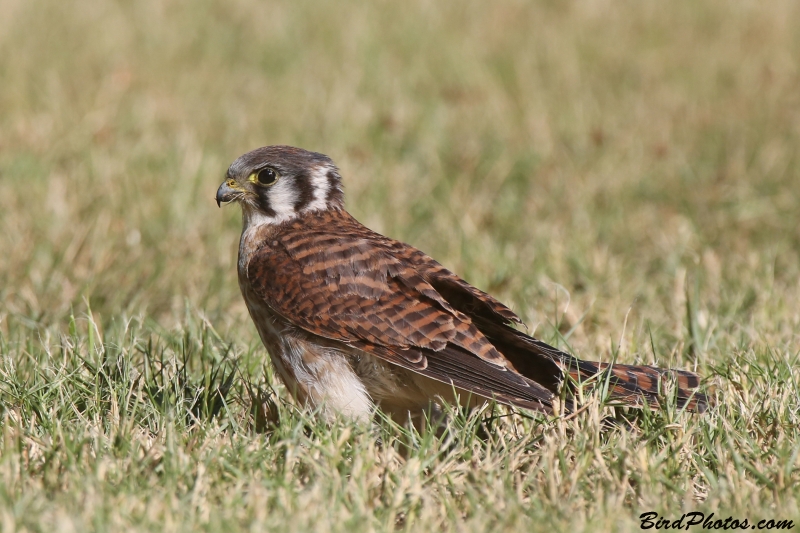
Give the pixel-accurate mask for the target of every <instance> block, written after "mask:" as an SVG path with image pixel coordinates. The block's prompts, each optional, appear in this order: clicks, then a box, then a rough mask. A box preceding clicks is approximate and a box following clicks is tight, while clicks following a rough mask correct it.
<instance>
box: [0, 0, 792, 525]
mask: <svg viewBox="0 0 800 533" xmlns="http://www.w3.org/2000/svg"><path fill="white" fill-rule="evenodd" d="M0 13H2V14H3V15H2V17H0V53H1V54H2V57H3V60H2V61H0V87H1V88H0V249H2V250H3V254H2V255H0V280H2V284H0V301H2V304H0V356H1V357H2V359H1V360H0V408H1V410H2V422H1V424H2V444H0V529H2V531H7V532H11V531H86V530H98V531H122V530H124V531H195V530H207V531H221V530H225V531H245V530H249V531H258V530H263V529H270V530H275V531H282V530H286V531H297V530H317V531H347V532H353V531H371V530H391V529H399V530H409V531H427V530H438V531H486V530H500V529H502V530H510V531H535V530H553V529H556V530H569V531H578V530H592V531H593V530H599V529H610V528H614V529H619V530H638V528H639V522H638V520H637V517H638V516H639V514H641V513H643V512H646V511H651V510H652V511H658V512H659V513H661V514H664V515H667V516H669V517H673V518H678V517H679V516H680V515H681V514H682V513H684V512H689V511H693V510H701V511H704V512H714V513H716V515H717V516H728V515H731V514H732V515H734V516H737V517H740V518H745V517H747V518H749V519H750V520H751V522H753V521H757V520H760V519H762V518H776V519H794V520H795V522H798V520H800V510H798V506H797V498H798V496H800V488H798V487H800V464H799V463H798V454H799V452H800V444H799V443H800V429H798V426H799V425H800V399H799V397H800V387H799V382H800V379H799V378H800V371H799V370H798V354H799V351H800V348H798V347H799V346H800V342H798V339H799V336H798V331H800V303H799V302H800V281H798V280H800V215H798V213H800V179H798V178H800V172H799V171H800V161H798V157H797V147H798V146H800V91H798V89H797V88H798V87H800V70H799V69H798V66H797V58H798V57H800V33H798V32H797V29H796V23H795V21H797V20H798V18H799V17H800V12H798V8H797V4H796V3H793V2H789V1H776V2H770V3H769V4H763V3H758V2H738V3H735V4H731V3H725V2H706V3H697V2H669V3H663V2H660V3H657V2H635V3H634V2H630V3H626V4H625V5H620V4H614V3H609V2H604V1H597V0H595V1H591V2H582V3H577V2H566V3H564V2H536V3H533V2H522V1H516V0H500V1H498V2H478V1H472V0H468V1H466V2H422V1H419V2H411V3H408V2H404V3H390V2H376V3H372V4H367V3H363V4H362V3H358V2H337V3H329V4H324V3H322V2H311V1H306V0H302V1H300V2H275V3H270V4H266V3H259V2H254V1H252V0H234V1H232V2H220V1H212V0H201V1H199V2H188V1H185V0H177V1H173V2H162V1H158V0H145V1H142V2H135V3H133V2H120V3H115V2H102V1H101V2H97V1H95V2H90V1H87V0H77V1H75V2H69V3H64V2H54V1H51V0H31V1H24V0H0ZM273 143H286V144H294V145H299V146H303V147H306V148H309V149H314V150H318V151H322V152H325V153H327V154H329V155H330V156H332V157H333V158H334V160H336V161H337V162H338V163H339V165H340V167H341V168H342V171H343V175H344V176H345V184H346V187H347V195H348V203H349V206H350V209H351V211H352V212H353V213H354V214H355V215H356V216H357V217H359V218H360V219H361V220H362V221H363V222H365V223H367V224H368V225H370V226H371V227H373V228H375V229H377V230H380V231H383V232H386V233H388V234H390V235H392V236H394V237H398V238H401V239H403V240H406V241H408V242H411V243H412V244H414V245H416V246H418V247H420V248H422V249H424V250H425V251H427V252H429V253H430V254H432V255H433V256H435V257H436V258H437V259H439V260H440V261H441V262H442V263H444V264H445V265H447V266H449V267H451V268H452V269H454V270H455V271H457V272H459V273H460V274H461V275H463V276H464V277H466V278H467V279H468V280H470V281H471V282H473V283H475V284H476V285H478V286H479V287H481V288H484V289H486V290H489V291H490V292H492V293H494V294H496V295H497V296H498V297H500V298H501V299H502V300H504V301H506V302H508V303H510V304H512V306H513V307H514V308H515V309H517V310H518V311H519V312H520V313H521V314H522V315H523V316H524V317H525V318H526V320H527V321H528V323H529V325H530V326H531V328H532V329H533V328H535V331H536V333H537V334H538V335H539V336H541V337H543V338H544V339H545V340H548V341H551V342H554V343H559V344H560V345H562V346H568V347H570V348H571V349H572V350H574V351H575V352H576V353H577V354H578V355H581V356H583V357H585V358H593V359H604V360H610V359H611V358H612V357H617V358H618V360H620V361H622V362H645V363H651V362H657V363H659V364H662V365H673V366H678V367H682V368H694V367H697V368H698V369H699V371H701V372H702V373H704V374H705V375H708V376H715V377H714V379H713V381H714V382H715V383H716V385H717V390H718V393H719V397H720V399H721V402H720V406H719V408H718V409H716V410H715V411H713V412H710V413H708V414H706V415H704V416H692V415H688V414H685V413H679V412H676V411H675V410H674V409H667V411H665V412H663V413H654V414H647V413H639V414H636V413H628V414H627V416H628V417H629V418H630V420H631V421H632V424H633V426H634V427H633V430H632V431H624V430H611V431H605V432H604V431H601V423H600V419H601V417H602V416H603V415H604V414H606V413H607V411H608V410H609V408H607V407H602V406H596V407H593V408H591V409H588V410H587V411H585V412H583V413H582V414H581V415H580V416H578V417H575V418H573V419H570V420H564V419H559V418H555V419H543V418H536V419H529V418H526V417H524V416H523V417H520V416H515V417H503V418H496V417H495V418H493V417H492V416H491V415H492V412H493V411H491V410H488V411H486V412H484V413H477V414H475V415H473V416H471V417H467V418H463V417H462V416H460V415H459V414H457V413H454V421H453V424H452V427H451V430H450V433H448V434H447V435H445V436H444V437H443V440H437V439H434V438H433V437H431V436H429V435H428V436H422V437H420V436H419V435H416V434H409V433H408V432H405V431H404V430H402V429H401V428H396V427H392V426H391V424H389V423H388V422H383V423H380V424H378V426H377V429H369V428H359V427H355V426H352V425H349V424H347V423H342V424H340V425H337V426H335V427H332V428H326V427H322V426H320V425H318V424H316V423H315V422H314V418H313V416H312V415H310V414H308V413H303V412H300V411H298V410H297V409H296V408H294V407H292V406H291V405H289V404H287V403H285V402H283V401H281V399H283V398H285V393H284V391H283V390H282V388H281V387H280V385H279V384H277V382H276V381H275V380H274V379H273V376H272V375H271V371H270V369H269V367H268V365H266V364H265V361H266V354H265V353H264V351H263V349H262V348H261V346H260V343H259V341H258V339H257V336H256V334H255V330H254V328H253V327H252V326H251V324H250V321H249V319H248V318H247V316H246V311H245V310H244V306H243V304H242V302H241V297H240V295H239V293H238V288H237V285H236V281H235V264H234V260H235V250H236V245H237V238H238V232H239V220H238V216H239V215H238V213H237V212H236V211H235V209H227V210H223V211H219V210H217V208H216V205H215V204H214V202H213V201H212V197H213V194H214V192H215V190H216V186H217V185H218V183H219V181H220V180H221V177H222V175H223V172H224V170H225V168H226V167H227V165H228V164H229V162H230V161H231V160H233V158H235V157H236V156H238V155H239V154H240V153H242V152H244V151H246V150H249V149H251V148H254V147H256V146H260V145H264V144H273ZM232 372H233V373H234V375H233V378H232V379H229V377H230V375H231V373H232ZM271 386H274V387H275V389H276V394H272V395H271V396H270V394H271V393H270V387H271ZM220 387H221V388H222V389H223V391H222V392H223V393H224V394H218V389H219V388H220ZM254 396H255V397H257V401H255V402H254V401H253V397H254ZM223 398H224V401H223ZM267 398H272V400H273V401H276V402H277V403H276V404H273V405H272V406H271V415H272V416H273V417H277V419H278V420H279V422H280V423H279V425H278V427H277V429H274V430H272V431H268V432H266V433H263V432H260V430H261V429H262V426H263V422H264V416H265V415H266V414H267V413H265V412H264V410H265V409H267V408H270V404H269V403H268V402H267V401H266V399H267ZM503 412H505V411H502V410H498V411H497V412H496V413H503ZM375 432H377V433H378V436H379V438H377V439H376V433H375Z"/></svg>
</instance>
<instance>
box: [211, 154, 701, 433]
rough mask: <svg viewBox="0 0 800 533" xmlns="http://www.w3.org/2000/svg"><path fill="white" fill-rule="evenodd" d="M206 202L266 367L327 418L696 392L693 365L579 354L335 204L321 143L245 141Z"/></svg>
mask: <svg viewBox="0 0 800 533" xmlns="http://www.w3.org/2000/svg"><path fill="white" fill-rule="evenodd" d="M216 201H217V204H218V205H220V206H221V205H222V204H223V203H229V202H238V203H239V205H240V206H241V207H242V235H241V239H240V241H239V261H238V273H239V288H240V289H241V291H242V296H243V297H244V301H245V303H246V305H247V309H248V311H249V312H250V316H251V318H252V319H253V322H254V323H255V326H256V329H257V330H258V333H259V335H260V337H261V340H262V341H263V343H264V346H265V347H266V349H267V351H268V352H269V355H270V358H271V360H272V363H273V364H274V366H275V369H276V370H277V373H278V374H279V375H280V377H281V379H282V380H283V382H284V384H285V385H286V387H287V389H288V390H289V391H290V392H291V394H292V396H294V398H295V399H296V400H298V401H299V402H300V403H303V404H307V405H310V406H311V407H312V408H314V409H316V410H317V412H319V413H320V414H321V415H322V416H323V417H325V418H326V419H327V420H329V421H331V420H334V419H336V417H340V416H343V417H347V418H352V419H357V420H368V419H371V417H372V416H373V414H374V412H375V410H376V408H378V407H379V408H380V409H381V410H382V411H383V412H385V413H386V414H388V415H389V416H391V417H393V418H395V419H398V418H399V419H405V420H408V419H411V420H413V419H414V417H415V416H419V414H420V413H424V412H430V411H428V410H429V409H432V408H435V407H436V406H441V404H442V402H459V403H460V404H461V405H464V406H474V405H476V404H477V403H478V402H483V401H485V400H486V399H494V400H496V401H497V402H500V403H503V404H507V405H511V406H516V407H521V408H525V409H531V410H536V411H542V412H545V413H554V412H557V411H558V410H559V409H560V408H559V405H562V407H561V408H563V409H566V410H567V411H569V410H572V409H574V408H575V401H574V399H572V398H573V397H575V396H576V394H575V392H576V388H577V387H578V386H579V384H580V383H594V384H596V385H598V384H599V386H603V387H607V390H608V395H609V398H610V400H612V401H615V402H617V403H618V404H622V405H629V406H644V405H648V406H650V407H654V408H657V407H658V406H659V405H660V402H659V398H660V397H661V396H663V394H664V388H665V387H664V384H665V383H667V382H670V383H672V391H673V394H674V396H675V397H676V401H677V404H678V406H679V407H685V408H687V409H688V410H694V411H703V410H705V408H706V406H707V404H708V398H707V397H706V396H705V395H704V394H702V393H700V392H698V391H697V388H698V386H699V384H700V381H699V378H698V376H697V374H695V373H692V372H688V371H685V370H667V369H661V368H658V367H654V366H633V365H622V364H609V363H598V362H591V361H584V360H581V359H578V358H576V357H574V356H572V355H570V354H568V353H565V352H563V351H561V350H558V349H556V348H554V347H552V346H549V345H547V344H545V343H544V342H541V341H539V340H537V339H535V338H533V337H530V336H528V335H526V334H525V333H523V332H521V331H520V330H518V329H516V328H515V327H514V326H515V325H516V324H522V321H521V320H520V318H519V317H518V316H517V315H516V314H515V313H514V312H513V311H511V309H509V308H508V307H506V306H505V305H503V304H502V303H500V302H499V301H498V300H496V299H495V298H493V297H492V296H490V295H489V294H486V293H485V292H483V291H481V290H479V289H476V288H475V287H473V286H472V285H470V284H469V283H467V282H466V281H464V280H463V279H461V278H460V277H458V276H457V275H456V274H454V273H453V272H451V271H449V270H447V269H446V268H444V267H443V266H442V265H440V264H439V263H437V262H436V261H435V260H433V259H432V258H431V257H429V256H427V255H426V254H424V253H423V252H421V251H419V250H417V249H416V248H414V247H412V246H409V245H408V244H405V243H402V242H399V241H396V240H394V239H390V238H388V237H384V236H383V235H381V234H379V233H376V232H374V231H372V230H370V229H369V228H367V227H365V226H363V225H362V224H360V223H359V222H358V221H357V220H356V219H355V218H353V217H352V216H351V215H350V214H349V213H348V212H347V211H345V209H344V193H343V190H342V178H341V176H340V174H339V170H338V169H337V167H336V166H335V165H334V163H333V161H332V160H331V159H330V158H329V157H328V156H325V155H323V154H320V153H316V152H309V151H307V150H303V149H301V148H294V147H290V146H267V147H263V148H258V149H256V150H253V151H251V152H248V153H246V154H244V155H242V156H241V157H239V158H238V159H236V161H234V162H233V164H231V166H230V168H229V169H228V172H227V174H226V176H225V180H224V181H223V183H222V185H220V187H219V189H218V190H217V195H216ZM562 387H566V388H567V389H566V392H565V394H564V395H563V397H564V398H565V399H566V401H565V402H564V403H563V404H560V403H559V398H561V397H562V395H561V391H562Z"/></svg>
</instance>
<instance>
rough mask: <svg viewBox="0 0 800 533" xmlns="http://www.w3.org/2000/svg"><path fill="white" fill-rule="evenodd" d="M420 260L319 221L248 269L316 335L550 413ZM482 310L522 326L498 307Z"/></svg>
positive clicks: (337, 218) (337, 220) (335, 217)
mask: <svg viewBox="0 0 800 533" xmlns="http://www.w3.org/2000/svg"><path fill="white" fill-rule="evenodd" d="M419 253H421V252H418V251H417V250H415V249H413V248H411V247H410V246H407V245H403V244H402V243H398V242H397V241H393V240H391V239H386V238H385V237H382V236H379V235H378V234H375V233H373V232H371V231H369V230H368V229H367V228H365V227H364V226H361V225H360V224H359V223H358V222H356V221H355V220H354V219H352V217H350V216H349V215H347V214H346V213H345V212H336V213H327V214H320V215H318V217H317V219H316V220H312V221H309V220H305V221H298V222H295V223H292V224H288V225H287V226H286V227H284V228H282V230H281V231H280V232H279V233H278V234H277V235H276V237H275V238H273V239H272V240H271V241H270V242H269V243H264V246H262V247H261V248H260V249H259V250H258V251H256V252H255V253H254V254H253V255H252V256H251V258H250V260H249V263H248V264H247V281H248V282H249V284H250V285H251V287H252V289H253V290H254V292H255V293H256V294H257V295H258V296H259V297H260V298H262V299H263V300H264V302H265V303H266V304H267V305H269V306H270V307H271V308H272V309H273V311H275V312H276V313H278V314H280V315H281V316H282V317H283V318H284V319H286V320H287V321H288V322H290V323H292V324H294V325H295V326H298V327H300V328H302V329H304V330H306V331H308V332H310V333H313V334H315V335H319V336H321V337H324V338H327V339H332V340H335V341H339V342H343V343H346V344H349V345H351V346H354V347H356V348H359V349H362V350H364V351H366V352H368V353H372V354H374V355H376V356H378V357H381V358H383V359H386V360H388V361H390V362H392V363H395V364H399V365H401V366H403V367H406V368H408V369H410V370H413V371H416V372H419V373H421V374H423V375H427V376H429V377H431V378H433V379H437V380H438V381H442V382H445V383H452V384H453V385H455V386H457V387H459V388H463V389H465V390H467V391H470V392H474V393H476V394H479V395H481V396H488V397H493V396H494V397H497V398H498V399H499V400H501V401H505V402H507V403H514V404H517V405H524V406H526V407H530V408H535V409H542V410H549V408H550V404H551V400H552V397H553V393H552V392H551V391H549V390H547V389H546V388H544V387H542V386H541V385H539V384H538V383H536V382H534V381H532V380H530V379H528V378H526V377H524V376H522V375H521V374H519V373H517V372H516V371H515V370H514V368H513V365H512V364H511V363H510V361H509V360H508V359H506V358H505V357H504V356H503V355H502V354H501V353H500V352H499V351H498V350H497V349H496V348H495V347H494V346H493V345H492V343H491V342H490V341H489V340H488V339H487V338H486V336H484V335H483V334H482V333H481V332H480V330H479V329H478V328H477V327H476V326H475V324H474V323H473V321H472V319H471V318H470V317H469V316H467V315H466V314H465V313H463V312H461V311H459V310H457V309H455V308H454V307H453V306H452V305H451V304H450V303H449V302H448V301H447V300H446V299H445V298H444V297H443V296H442V295H441V294H440V293H439V291H437V290H436V289H435V288H434V286H433V285H431V283H429V282H428V281H426V279H425V277H426V276H425V274H426V272H425V270H426V269H425V268H422V267H420V266H419V265H418V264H417V263H418V262H419V260H420V258H419V257H418V256H416V255H415V254H419ZM412 256H414V257H413V258H412ZM430 261H433V260H430ZM434 263H435V262H434ZM435 265H438V263H435ZM435 265H428V267H429V268H434V266H435ZM475 291H477V289H475ZM478 292H479V291H478ZM481 294H483V293H481ZM484 308H485V312H486V313H490V314H494V315H496V316H497V317H498V318H499V319H502V320H504V321H509V320H514V319H515V318H516V315H514V314H513V313H512V312H511V311H510V310H508V309H507V308H506V307H505V306H502V304H499V302H496V303H495V304H486V305H485V306H484ZM517 320H518V319H517Z"/></svg>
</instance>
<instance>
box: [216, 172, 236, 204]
mask: <svg viewBox="0 0 800 533" xmlns="http://www.w3.org/2000/svg"><path fill="white" fill-rule="evenodd" d="M234 187H236V182H235V181H233V180H231V179H228V180H225V181H223V182H222V185H220V186H219V189H217V197H216V200H217V207H222V204H227V203H228V202H230V201H232V200H233V199H234V198H235V197H236V195H237V194H239V193H241V191H240V190H238V189H237V188H234Z"/></svg>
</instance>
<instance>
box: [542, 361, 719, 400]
mask: <svg viewBox="0 0 800 533" xmlns="http://www.w3.org/2000/svg"><path fill="white" fill-rule="evenodd" d="M559 359H560V358H559ZM557 364H559V366H561V367H562V370H563V371H564V372H565V374H567V375H569V378H570V379H569V381H570V384H571V386H572V388H573V390H574V389H575V388H577V387H579V386H580V384H581V383H586V382H589V383H591V387H593V388H597V387H600V388H605V387H607V390H608V397H609V399H610V400H612V401H617V402H620V403H623V404H625V405H630V406H643V405H644V404H645V403H646V404H648V405H650V406H658V405H659V398H664V397H665V396H667V397H669V396H670V395H674V396H675V398H676V403H677V405H678V407H679V408H686V409H688V410H689V411H696V412H700V413H702V412H703V411H705V410H706V409H707V408H708V406H709V398H708V396H707V395H706V394H703V393H701V392H699V390H698V388H699V386H700V377H699V376H698V375H697V374H695V373H694V372H689V371H686V370H674V369H665V368H659V367H655V366H647V365H621V364H614V363H598V362H594V361H582V360H580V359H577V358H574V357H569V359H567V360H564V359H560V360H559V361H558V362H557Z"/></svg>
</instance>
